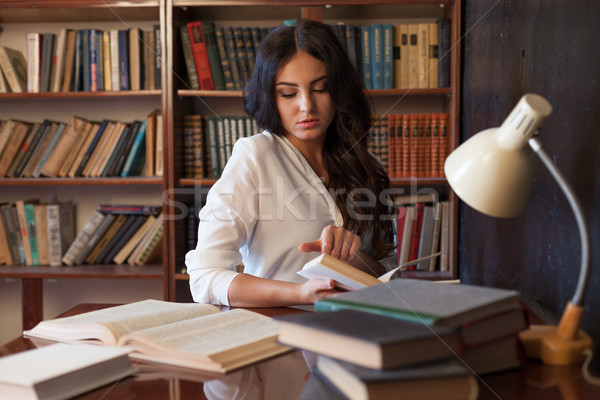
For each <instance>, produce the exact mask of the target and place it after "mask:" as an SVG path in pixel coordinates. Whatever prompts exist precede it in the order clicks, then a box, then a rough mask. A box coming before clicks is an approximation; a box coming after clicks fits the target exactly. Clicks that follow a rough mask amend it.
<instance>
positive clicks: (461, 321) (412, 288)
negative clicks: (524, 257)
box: [315, 278, 520, 326]
mask: <svg viewBox="0 0 600 400" xmlns="http://www.w3.org/2000/svg"><path fill="white" fill-rule="evenodd" d="M518 308H520V304H519V293H518V292H517V291H514V290H507V289H498V288H489V287H483V286H474V285H466V284H462V283H461V284H447V283H438V282H433V281H424V280H418V279H404V278H403V279H393V280H391V281H389V282H388V283H384V284H380V285H375V286H372V287H368V288H365V289H362V290H357V291H354V292H348V293H342V294H340V295H338V296H336V297H331V298H327V299H321V300H318V301H317V302H316V303H315V310H317V311H337V310H343V309H355V310H359V311H366V312H373V313H377V314H381V315H385V316H389V317H392V318H399V319H405V320H408V321H415V322H419V323H422V324H427V325H437V326H461V325H465V324H467V323H470V322H473V321H477V320H479V319H482V318H485V317H488V316H490V315H494V314H496V313H499V312H502V311H507V310H513V309H518Z"/></svg>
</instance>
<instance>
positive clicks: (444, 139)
mask: <svg viewBox="0 0 600 400" xmlns="http://www.w3.org/2000/svg"><path fill="white" fill-rule="evenodd" d="M439 116H440V131H439V135H440V136H439V137H440V145H439V148H438V152H439V161H440V167H439V176H444V163H445V162H446V157H448V151H449V150H448V145H449V143H448V124H449V115H448V114H446V113H442V114H439Z"/></svg>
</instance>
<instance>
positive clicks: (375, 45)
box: [370, 24, 383, 89]
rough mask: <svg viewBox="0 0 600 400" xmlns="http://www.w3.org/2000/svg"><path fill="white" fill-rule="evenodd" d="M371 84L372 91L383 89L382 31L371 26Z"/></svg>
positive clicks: (379, 26)
mask: <svg viewBox="0 0 600 400" xmlns="http://www.w3.org/2000/svg"><path fill="white" fill-rule="evenodd" d="M370 28H371V38H370V39H371V82H372V86H373V89H383V37H382V35H383V29H382V27H381V24H371V25H370Z"/></svg>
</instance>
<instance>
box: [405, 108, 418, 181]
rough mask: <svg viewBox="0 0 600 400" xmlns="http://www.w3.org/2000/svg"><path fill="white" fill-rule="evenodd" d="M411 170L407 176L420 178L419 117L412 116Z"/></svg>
mask: <svg viewBox="0 0 600 400" xmlns="http://www.w3.org/2000/svg"><path fill="white" fill-rule="evenodd" d="M408 121H409V126H410V170H409V172H408V175H407V176H410V177H416V176H419V175H418V174H419V153H420V152H419V116H418V114H410V116H409V120H408Z"/></svg>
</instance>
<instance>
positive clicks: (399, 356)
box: [275, 310, 463, 369]
mask: <svg viewBox="0 0 600 400" xmlns="http://www.w3.org/2000/svg"><path fill="white" fill-rule="evenodd" d="M275 320H276V321H277V322H278V323H279V339H278V340H279V342H280V343H283V344H285V345H287V346H291V347H294V348H299V349H303V350H308V351H311V352H315V353H318V354H322V355H326V356H329V357H334V358H336V359H340V360H344V361H347V362H351V363H353V364H357V365H361V366H363V367H367V368H376V369H381V368H393V367H400V366H407V365H411V364H417V363H420V362H425V361H432V360H439V359H443V358H448V357H451V356H453V355H456V354H461V353H462V351H463V349H462V344H461V342H460V336H459V334H458V332H457V330H456V329H453V328H447V327H434V328H432V327H428V326H425V325H423V324H419V323H414V322H409V321H403V320H399V319H394V318H389V317H384V316H381V315H377V314H373V313H364V312H360V311H355V310H342V311H338V312H334V313H302V314H292V315H282V316H276V317H275Z"/></svg>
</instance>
